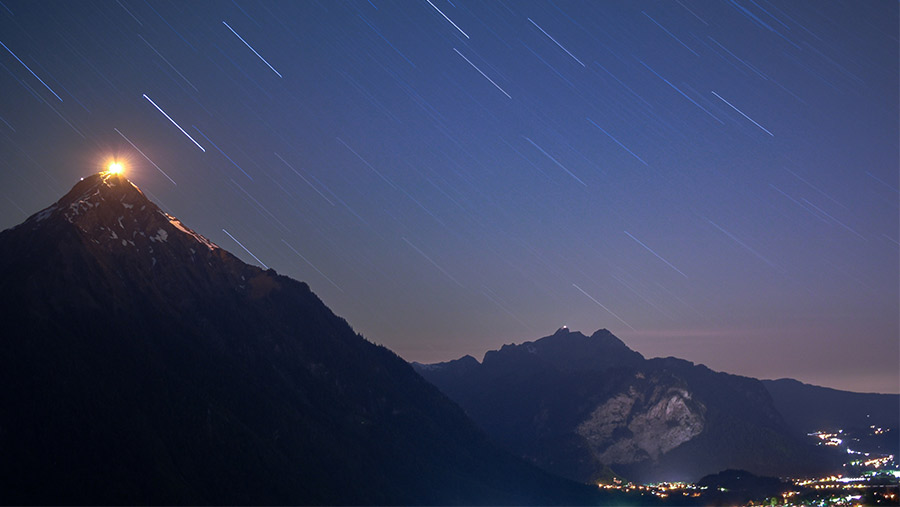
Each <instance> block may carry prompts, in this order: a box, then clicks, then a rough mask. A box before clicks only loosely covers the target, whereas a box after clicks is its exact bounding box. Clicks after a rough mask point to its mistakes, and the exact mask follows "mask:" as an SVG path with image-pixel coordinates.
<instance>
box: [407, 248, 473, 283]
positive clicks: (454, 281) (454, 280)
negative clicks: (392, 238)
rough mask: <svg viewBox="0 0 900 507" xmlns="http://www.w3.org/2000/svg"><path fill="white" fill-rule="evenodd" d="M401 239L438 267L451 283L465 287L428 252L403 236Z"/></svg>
mask: <svg viewBox="0 0 900 507" xmlns="http://www.w3.org/2000/svg"><path fill="white" fill-rule="evenodd" d="M403 241H406V244H407V245H409V246H411V247H412V248H413V249H414V250H415V251H417V252H419V254H420V255H421V256H422V257H425V259H427V260H428V262H430V263H431V265H432V266H434V267H436V268H438V269H439V270H440V272H441V273H443V274H444V275H446V276H447V278H449V279H451V280H453V283H455V284H456V285H459V286H460V287H463V288H465V287H464V286H463V284H461V283H459V282H458V281H456V278H453V277H452V276H450V273H448V272H446V271H444V268H442V267H440V266H438V263H437V262H434V261H433V260H432V259H431V257H429V256H428V254H426V253H425V252H423V251H422V250H420V249H419V247H417V246H416V245H413V244H412V243H410V242H409V240H408V239H406V238H403Z"/></svg>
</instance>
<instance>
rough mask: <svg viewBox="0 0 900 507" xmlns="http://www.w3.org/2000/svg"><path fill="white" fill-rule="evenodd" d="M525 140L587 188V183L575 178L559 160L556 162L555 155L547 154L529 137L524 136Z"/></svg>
mask: <svg viewBox="0 0 900 507" xmlns="http://www.w3.org/2000/svg"><path fill="white" fill-rule="evenodd" d="M523 139H525V140H526V141H528V142H529V143H531V145H532V146H534V147H535V148H537V149H539V150H541V153H543V154H544V155H546V156H547V158H549V159H550V160H552V161H553V163H554V164H556V165H558V166H559V167H560V168H561V169H562V170H563V171H565V172H566V173H568V175H569V176H571V177H573V178H575V180H576V181H578V183H581V184H582V185H584V186H587V183H585V182H583V181H581V178H579V177H578V176H575V174H573V173H572V171H570V170H568V169H566V166H564V165H562V164H560V163H559V161H558V160H556V159H555V158H553V155H550V154H549V153H547V152H546V151H544V149H543V148H541V147H540V146H538V145H537V144H535V142H534V141H532V140H531V139H528V138H527V137H524V136H523Z"/></svg>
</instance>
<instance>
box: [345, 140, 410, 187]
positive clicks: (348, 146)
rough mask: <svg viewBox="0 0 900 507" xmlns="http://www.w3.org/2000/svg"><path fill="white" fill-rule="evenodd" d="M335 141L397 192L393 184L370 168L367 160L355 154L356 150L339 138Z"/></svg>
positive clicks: (370, 165) (376, 170)
mask: <svg viewBox="0 0 900 507" xmlns="http://www.w3.org/2000/svg"><path fill="white" fill-rule="evenodd" d="M335 139H337V140H338V142H339V143H341V144H343V145H344V147H346V148H347V149H348V150H350V152H351V153H353V154H354V155H356V158H358V159H360V160H361V161H362V163H363V164H366V166H367V167H368V168H369V169H371V170H372V171H373V172H375V174H377V175H378V177H379V178H381V179H382V180H384V182H385V183H387V184H388V185H390V186H391V188H393V189H394V190H397V186H396V185H394V183H393V182H392V181H391V180H389V179H387V177H385V175H383V174H381V173H380V172H379V171H378V169H375V168H374V167H373V166H372V164H370V163H369V161H368V160H366V159H364V158H362V155H360V154H359V153H356V150H354V149H353V148H351V147H350V145H349V144H347V143H345V142H344V140H343V139H341V138H340V137H335Z"/></svg>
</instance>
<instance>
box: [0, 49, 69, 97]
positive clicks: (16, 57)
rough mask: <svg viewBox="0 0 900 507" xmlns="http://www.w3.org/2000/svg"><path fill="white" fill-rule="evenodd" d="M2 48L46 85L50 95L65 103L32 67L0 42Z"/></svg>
mask: <svg viewBox="0 0 900 507" xmlns="http://www.w3.org/2000/svg"><path fill="white" fill-rule="evenodd" d="M0 46H3V48H4V49H6V50H7V51H9V54H11V55H13V58H15V59H16V60H19V63H21V64H22V66H23V67H25V68H26V69H28V72H31V75H32V76H34V77H35V78H37V80H38V81H40V82H41V84H42V85H44V88H46V89H48V90H50V93H52V94H53V96H54V97H56V98H58V99H59V101H60V102H62V101H63V99H62V98H60V96H59V95H57V94H56V92H55V91H53V90H52V89H50V87H49V86H47V83H45V82H44V80H43V79H41V78H39V77H38V75H37V74H35V73H34V71H33V70H31V67H29V66H27V65H25V62H23V61H22V60H21V59H20V58H19V57H18V56H16V54H15V53H13V52H12V49H9V48H8V47H6V44H3V41H0Z"/></svg>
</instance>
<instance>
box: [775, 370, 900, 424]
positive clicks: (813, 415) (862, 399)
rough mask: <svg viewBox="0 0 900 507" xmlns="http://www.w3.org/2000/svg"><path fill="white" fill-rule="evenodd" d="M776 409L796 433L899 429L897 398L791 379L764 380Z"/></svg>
mask: <svg viewBox="0 0 900 507" xmlns="http://www.w3.org/2000/svg"><path fill="white" fill-rule="evenodd" d="M762 383H763V385H764V386H766V389H767V390H768V391H769V394H771V395H772V401H773V402H774V403H775V408H777V409H778V411H779V412H781V415H782V416H784V420H785V422H787V423H788V424H789V425H791V426H792V427H793V428H794V429H795V430H797V431H801V432H806V433H808V432H812V431H816V430H838V429H847V428H868V427H869V426H871V425H873V424H874V425H876V426H881V427H885V428H898V427H900V395H897V394H872V393H854V392H850V391H838V390H837V389H830V388H827V387H819V386H814V385H810V384H804V383H802V382H798V381H796V380H793V379H780V380H763V381H762Z"/></svg>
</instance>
